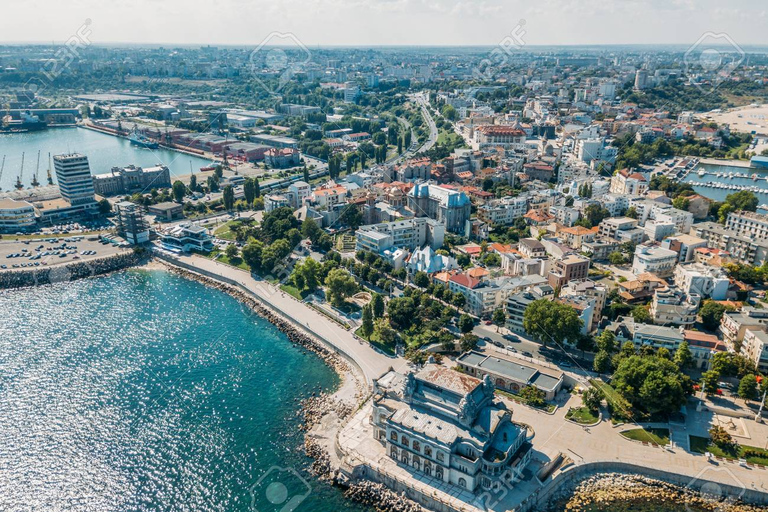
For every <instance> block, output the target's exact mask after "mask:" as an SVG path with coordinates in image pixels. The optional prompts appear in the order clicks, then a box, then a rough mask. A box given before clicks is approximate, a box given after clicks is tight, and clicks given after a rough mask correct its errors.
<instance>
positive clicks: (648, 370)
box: [611, 356, 692, 414]
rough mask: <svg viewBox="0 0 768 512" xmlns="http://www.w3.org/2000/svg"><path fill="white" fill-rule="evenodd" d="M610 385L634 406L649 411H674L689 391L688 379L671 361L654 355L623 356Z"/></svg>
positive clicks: (651, 412)
mask: <svg viewBox="0 0 768 512" xmlns="http://www.w3.org/2000/svg"><path fill="white" fill-rule="evenodd" d="M611 385H612V386H613V387H614V388H615V389H616V390H617V391H618V392H619V393H621V394H622V396H624V398H626V399H627V401H629V403H630V404H632V405H633V406H634V407H636V408H638V409H642V410H645V411H647V412H648V413H650V414H656V413H673V412H676V411H678V410H679V409H680V407H681V406H683V405H684V404H685V402H686V399H687V395H688V394H689V393H690V392H691V390H692V386H691V384H690V379H688V377H687V376H685V375H684V374H683V373H681V372H680V369H679V368H678V367H677V366H676V365H675V364H674V363H673V362H672V361H669V360H667V359H664V358H661V357H656V356H630V357H627V358H625V359H623V360H622V361H621V363H620V364H619V366H618V368H616V371H615V372H614V373H613V380H612V381H611Z"/></svg>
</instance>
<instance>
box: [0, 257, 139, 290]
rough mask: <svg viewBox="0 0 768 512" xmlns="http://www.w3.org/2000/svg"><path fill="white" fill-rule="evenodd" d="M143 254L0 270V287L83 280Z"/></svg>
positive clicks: (135, 262) (124, 265) (125, 265)
mask: <svg viewBox="0 0 768 512" xmlns="http://www.w3.org/2000/svg"><path fill="white" fill-rule="evenodd" d="M146 259H147V255H146V254H140V253H136V252H134V251H130V252H124V253H121V254H113V255H111V256H105V257H103V258H96V259H92V260H86V261H77V262H73V263H67V264H63V265H52V266H50V267H34V268H25V269H18V270H6V271H3V272H0V290H2V289H12V288H27V287H30V286H40V285H45V284H55V283H63V282H68V281H74V280H75V279H84V278H86V277H93V276H98V275H103V274H108V273H110V272H114V271H116V270H122V269H124V268H128V267H133V266H136V265H140V264H142V263H143V262H144V261H145V260H146Z"/></svg>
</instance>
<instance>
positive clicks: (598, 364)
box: [592, 350, 612, 373]
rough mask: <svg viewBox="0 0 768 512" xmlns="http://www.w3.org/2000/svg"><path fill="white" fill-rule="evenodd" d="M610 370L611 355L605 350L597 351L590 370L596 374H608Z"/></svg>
mask: <svg viewBox="0 0 768 512" xmlns="http://www.w3.org/2000/svg"><path fill="white" fill-rule="evenodd" d="M611 368H612V362H611V355H610V354H609V353H608V352H606V351H605V350H599V351H598V352H597V354H595V360H594V361H593V362H592V369H593V370H595V371H596V372H597V373H609V372H610V371H611Z"/></svg>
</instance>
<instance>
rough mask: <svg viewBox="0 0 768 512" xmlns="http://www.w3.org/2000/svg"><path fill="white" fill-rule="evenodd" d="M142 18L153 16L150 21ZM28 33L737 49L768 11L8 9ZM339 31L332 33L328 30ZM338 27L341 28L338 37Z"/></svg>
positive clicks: (231, 4)
mask: <svg viewBox="0 0 768 512" xmlns="http://www.w3.org/2000/svg"><path fill="white" fill-rule="evenodd" d="M147 13H152V16H151V17H148V16H147ZM13 14H14V15H15V16H17V17H18V18H19V19H26V18H34V19H37V20H38V23H35V24H33V25H29V24H25V25H21V24H18V25H11V26H9V27H7V29H6V31H5V33H4V36H3V40H4V42H8V43H48V42H62V41H65V40H67V39H68V38H69V37H70V36H71V35H72V34H74V33H75V32H76V31H77V30H78V27H79V26H81V25H82V24H83V23H84V21H85V20H90V23H89V26H90V29H91V37H92V42H94V43H96V44H110V43H111V44H118V43H124V44H130V43H141V44H158V45H164V44H180V45H187V44H211V45H258V44H261V43H262V42H264V41H265V39H268V38H269V35H270V34H272V33H273V32H282V33H291V34H293V35H294V36H295V37H296V38H297V39H299V40H300V41H301V42H302V43H303V44H304V45H307V46H318V45H319V46H354V45H361V44H362V45H367V46H402V45H413V46H488V45H495V44H498V43H499V42H500V41H501V40H502V39H503V38H504V37H507V36H508V35H509V34H510V32H511V31H513V30H514V29H515V27H517V26H518V25H519V24H522V25H523V26H524V32H525V35H524V38H523V39H524V44H525V45H531V46H549V45H552V46H560V45H613V44H616V45H645V44H651V45H691V44H694V43H695V42H696V41H697V40H698V39H699V38H700V37H701V35H702V34H704V33H715V34H721V33H723V34H728V35H729V36H730V37H731V38H732V39H733V40H734V41H735V42H736V43H737V44H739V45H765V44H768V36H766V35H765V33H764V30H762V28H763V27H764V25H765V21H766V18H767V17H768V11H767V10H766V9H765V8H764V6H763V5H761V3H760V2H758V1H756V0H737V1H735V2H730V3H729V4H728V5H727V6H724V5H723V4H722V2H717V1H714V0H705V1H704V2H692V1H690V0H674V1H671V2H661V1H658V0H637V1H628V2H625V1H619V0H613V1H608V2H599V3H598V2H594V1H590V2H581V3H579V4H578V5H575V4H574V3H573V2H568V1H565V0H546V1H544V2H540V3H537V4H536V5H530V3H529V2H522V1H511V2H503V1H501V0H486V1H483V2H477V3H473V2H465V1H461V0H437V1H432V2H428V1H426V0H394V1H380V0H334V1H330V2H329V1H321V0H315V1H313V2H298V1H295V0H289V1H287V2H279V3H274V2H266V1H257V2H242V1H239V0H224V1H220V2H218V3H216V5H215V6H212V5H210V4H207V3H202V2H181V1H179V0H166V1H163V2H151V3H150V2H147V1H146V0H137V1H134V2H130V3H129V2H117V3H110V4H103V3H99V2H95V1H93V0H80V1H78V2H72V3H68V4H56V3H53V2H50V0H41V1H37V2H29V3H26V4H19V5H15V6H14V7H13ZM334 27H336V28H334ZM339 27H340V28H339Z"/></svg>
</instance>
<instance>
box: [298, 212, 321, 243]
mask: <svg viewBox="0 0 768 512" xmlns="http://www.w3.org/2000/svg"><path fill="white" fill-rule="evenodd" d="M301 234H302V235H303V236H304V238H308V239H309V240H310V241H311V242H312V243H313V244H315V243H317V242H318V241H319V240H320V237H321V236H323V230H322V229H320V226H318V225H317V222H315V220H314V219H311V218H307V219H306V220H305V221H304V222H302V223H301Z"/></svg>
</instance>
